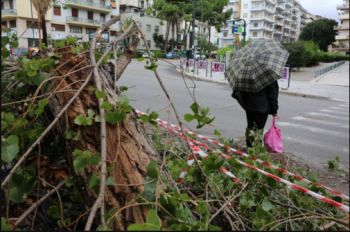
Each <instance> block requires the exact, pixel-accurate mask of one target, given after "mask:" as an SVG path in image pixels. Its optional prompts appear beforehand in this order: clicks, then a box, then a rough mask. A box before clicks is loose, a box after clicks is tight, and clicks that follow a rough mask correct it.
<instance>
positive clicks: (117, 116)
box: [104, 110, 126, 126]
mask: <svg viewBox="0 0 350 232" xmlns="http://www.w3.org/2000/svg"><path fill="white" fill-rule="evenodd" d="M104 118H105V119H106V121H107V122H108V123H109V124H111V125H112V126H113V125H114V124H116V123H117V122H122V121H124V120H125V118H126V114H125V113H123V112H119V111H118V110H115V111H114V112H106V113H105V115H104Z"/></svg>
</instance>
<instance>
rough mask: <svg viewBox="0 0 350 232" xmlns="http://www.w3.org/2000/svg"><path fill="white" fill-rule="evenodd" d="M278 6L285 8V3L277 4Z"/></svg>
mask: <svg viewBox="0 0 350 232" xmlns="http://www.w3.org/2000/svg"><path fill="white" fill-rule="evenodd" d="M277 6H279V7H281V8H282V9H284V4H277V5H276V7H277Z"/></svg>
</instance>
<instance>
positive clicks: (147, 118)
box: [140, 114, 150, 122]
mask: <svg viewBox="0 0 350 232" xmlns="http://www.w3.org/2000/svg"><path fill="white" fill-rule="evenodd" d="M140 119H141V120H142V122H148V121H149V120H150V118H149V116H148V115H145V114H143V115H141V116H140Z"/></svg>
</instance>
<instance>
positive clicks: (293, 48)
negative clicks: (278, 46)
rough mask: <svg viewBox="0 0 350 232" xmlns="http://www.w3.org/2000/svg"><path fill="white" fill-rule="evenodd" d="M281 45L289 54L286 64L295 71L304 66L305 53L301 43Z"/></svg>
mask: <svg viewBox="0 0 350 232" xmlns="http://www.w3.org/2000/svg"><path fill="white" fill-rule="evenodd" d="M282 45H283V46H284V48H285V49H286V50H287V51H288V52H289V57H288V60H287V64H289V65H290V66H291V67H292V68H297V69H299V68H300V67H302V66H304V62H303V54H304V52H305V47H304V44H303V43H302V42H299V41H297V42H291V43H283V44H282Z"/></svg>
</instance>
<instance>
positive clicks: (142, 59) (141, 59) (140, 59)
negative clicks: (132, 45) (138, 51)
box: [137, 57, 145, 62]
mask: <svg viewBox="0 0 350 232" xmlns="http://www.w3.org/2000/svg"><path fill="white" fill-rule="evenodd" d="M144 60H145V58H143V57H141V58H138V59H137V61H138V62H141V61H144Z"/></svg>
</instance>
